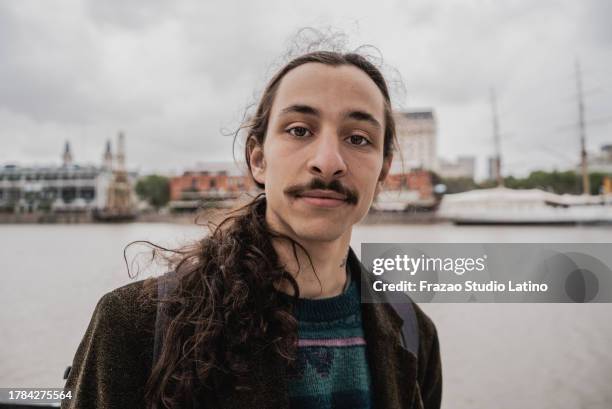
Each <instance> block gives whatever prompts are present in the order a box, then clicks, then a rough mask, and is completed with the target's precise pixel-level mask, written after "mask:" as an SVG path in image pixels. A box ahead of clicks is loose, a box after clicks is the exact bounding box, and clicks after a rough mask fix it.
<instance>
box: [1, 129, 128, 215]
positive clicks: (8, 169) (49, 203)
mask: <svg viewBox="0 0 612 409" xmlns="http://www.w3.org/2000/svg"><path fill="white" fill-rule="evenodd" d="M122 138H123V136H120V139H122ZM110 148H111V145H110V141H108V142H107V145H106V151H105V152H104V156H103V162H102V165H101V166H94V165H80V164H77V163H75V162H74V158H73V153H72V151H71V148H70V143H69V142H66V144H65V146H64V151H63V153H62V163H61V165H56V166H36V165H35V166H18V165H12V164H8V165H4V166H1V167H0V211H3V212H10V213H30V212H37V211H42V212H101V211H105V210H108V209H109V208H110V207H112V206H114V205H116V204H117V203H118V202H117V200H116V197H117V192H121V193H120V194H119V196H120V197H121V198H122V199H121V200H122V202H121V201H120V203H122V205H123V206H124V208H125V207H126V206H130V205H131V203H133V198H134V193H133V189H132V186H133V181H134V180H135V178H136V174H135V173H133V172H126V171H125V169H124V168H122V169H116V168H113V155H112V153H111V150H110ZM120 157H121V158H123V159H122V161H123V162H122V163H124V160H125V159H124V158H125V153H124V152H123V153H122V155H120ZM117 163H120V162H117ZM122 166H123V165H122Z"/></svg>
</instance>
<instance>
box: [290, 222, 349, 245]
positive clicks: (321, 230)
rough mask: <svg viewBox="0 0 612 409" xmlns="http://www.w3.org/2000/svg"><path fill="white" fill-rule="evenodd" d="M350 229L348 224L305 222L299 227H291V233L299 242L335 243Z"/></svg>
mask: <svg viewBox="0 0 612 409" xmlns="http://www.w3.org/2000/svg"><path fill="white" fill-rule="evenodd" d="M350 228H351V225H350V224H347V225H346V226H345V225H344V224H342V225H339V224H337V223H331V222H329V221H322V220H319V221H316V220H314V221H305V222H304V223H303V224H301V225H297V226H295V225H294V226H293V231H294V233H295V235H296V237H297V239H298V240H299V241H320V242H328V241H335V240H338V239H339V238H340V237H342V236H343V235H344V234H345V233H346V232H347V230H349V229H350Z"/></svg>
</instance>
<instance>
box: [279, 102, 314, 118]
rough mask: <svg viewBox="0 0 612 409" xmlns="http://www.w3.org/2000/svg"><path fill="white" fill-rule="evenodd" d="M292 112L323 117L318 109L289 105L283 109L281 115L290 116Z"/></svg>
mask: <svg viewBox="0 0 612 409" xmlns="http://www.w3.org/2000/svg"><path fill="white" fill-rule="evenodd" d="M292 112H297V113H298V114H306V115H314V116H320V115H321V113H320V112H319V110H318V109H316V108H313V107H311V106H309V105H302V104H295V105H289V106H288V107H286V108H283V109H282V110H281V114H289V113H292Z"/></svg>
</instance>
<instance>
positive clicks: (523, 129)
mask: <svg viewBox="0 0 612 409" xmlns="http://www.w3.org/2000/svg"><path fill="white" fill-rule="evenodd" d="M211 3H212V2H202V1H196V0H179V1H165V0H154V1H153V0H146V1H145V0H129V1H127V0H104V1H93V0H92V1H86V0H56V1H53V2H47V1H38V0H19V1H13V0H0V146H1V148H0V164H6V163H17V164H22V165H28V164H51V163H57V162H58V161H59V157H60V153H61V151H62V148H63V144H64V141H66V140H69V141H70V142H71V145H72V150H73V155H74V157H75V160H76V161H77V162H81V163H99V162H100V160H101V155H102V152H103V149H104V143H105V141H106V139H108V138H113V139H114V137H115V135H116V133H117V131H118V130H124V131H125V133H126V136H127V158H128V163H129V165H130V167H131V168H134V169H139V170H140V171H141V172H151V171H163V172H178V171H181V170H182V169H185V168H188V167H190V166H192V165H195V164H196V163H197V162H201V161H219V160H229V159H231V157H232V156H231V144H232V137H231V136H225V135H224V132H223V130H224V129H225V130H226V131H227V130H231V129H234V128H236V127H237V126H238V124H239V122H240V119H241V117H242V115H243V113H244V110H245V108H246V107H247V106H248V105H249V104H250V103H252V102H253V101H254V99H255V97H256V96H257V93H258V92H259V91H260V90H261V89H262V87H263V86H264V84H265V81H266V80H267V78H268V77H269V75H270V74H271V73H272V70H273V69H274V67H275V64H278V63H279V61H281V60H282V56H283V55H284V54H285V53H286V52H287V50H288V49H289V48H290V45H291V41H292V39H293V38H294V35H295V33H296V32H297V31H298V30H299V29H300V28H302V27H317V28H327V27H331V28H333V29H334V30H338V31H342V32H344V33H345V34H346V35H347V38H348V40H349V43H348V48H355V47H357V46H359V45H362V44H372V45H374V46H376V47H377V48H378V49H379V50H380V53H381V55H382V57H383V58H384V62H385V63H386V64H387V65H389V66H390V67H394V68H395V69H397V70H398V72H399V73H400V75H401V78H402V79H403V82H404V84H405V93H404V94H402V93H401V92H398V93H396V94H397V95H399V97H398V98H397V99H399V100H396V103H397V106H399V107H403V108H407V109H418V108H433V109H434V110H435V113H436V116H437V120H438V128H439V132H438V154H439V156H442V157H446V158H453V157H456V156H457V155H461V154H473V155H477V156H478V158H479V167H480V169H481V172H480V173H481V174H482V171H483V170H484V168H485V163H484V162H485V159H484V158H485V157H486V155H489V154H491V153H492V151H493V143H492V136H491V134H492V130H491V129H492V125H491V114H490V106H489V90H490V88H491V87H495V89H496V91H497V94H498V104H499V112H500V126H501V132H502V149H503V155H504V172H505V173H514V174H517V173H519V174H520V173H524V172H526V171H528V170H531V169H537V168H548V169H552V168H553V167H557V168H559V169H564V168H568V167H570V166H572V165H573V164H574V163H575V162H577V160H578V152H579V150H578V149H579V141H578V134H577V131H576V129H575V127H572V124H575V123H576V121H577V107H576V100H575V96H576V84H575V77H574V62H575V60H576V59H577V58H579V59H580V61H581V65H582V71H583V82H584V88H585V94H586V99H585V103H586V117H587V120H588V121H590V122H589V125H588V147H589V150H591V151H593V152H595V151H597V150H599V146H600V145H602V144H604V143H612V78H610V75H609V74H610V73H612V69H611V68H612V24H611V23H610V21H611V20H612V2H610V1H609V0H584V1H542V0H538V1H533V0H520V1H503V2H502V1H493V0H491V1H475V0H472V1H469V0H457V1H431V0H423V1H406V0H403V1H385V0H378V1H367V2H357V1H354V0H353V1H316V0H310V1H242V2H234V1H224V2H216V4H214V5H212V4H211Z"/></svg>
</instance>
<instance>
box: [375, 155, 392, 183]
mask: <svg viewBox="0 0 612 409" xmlns="http://www.w3.org/2000/svg"><path fill="white" fill-rule="evenodd" d="M392 162H393V154H392V153H390V154H389V156H387V157H386V158H384V159H383V165H382V169H381V170H380V176H379V177H378V181H379V182H380V183H383V182H384V181H385V179H387V175H388V174H389V170H390V169H391V163H392Z"/></svg>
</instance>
